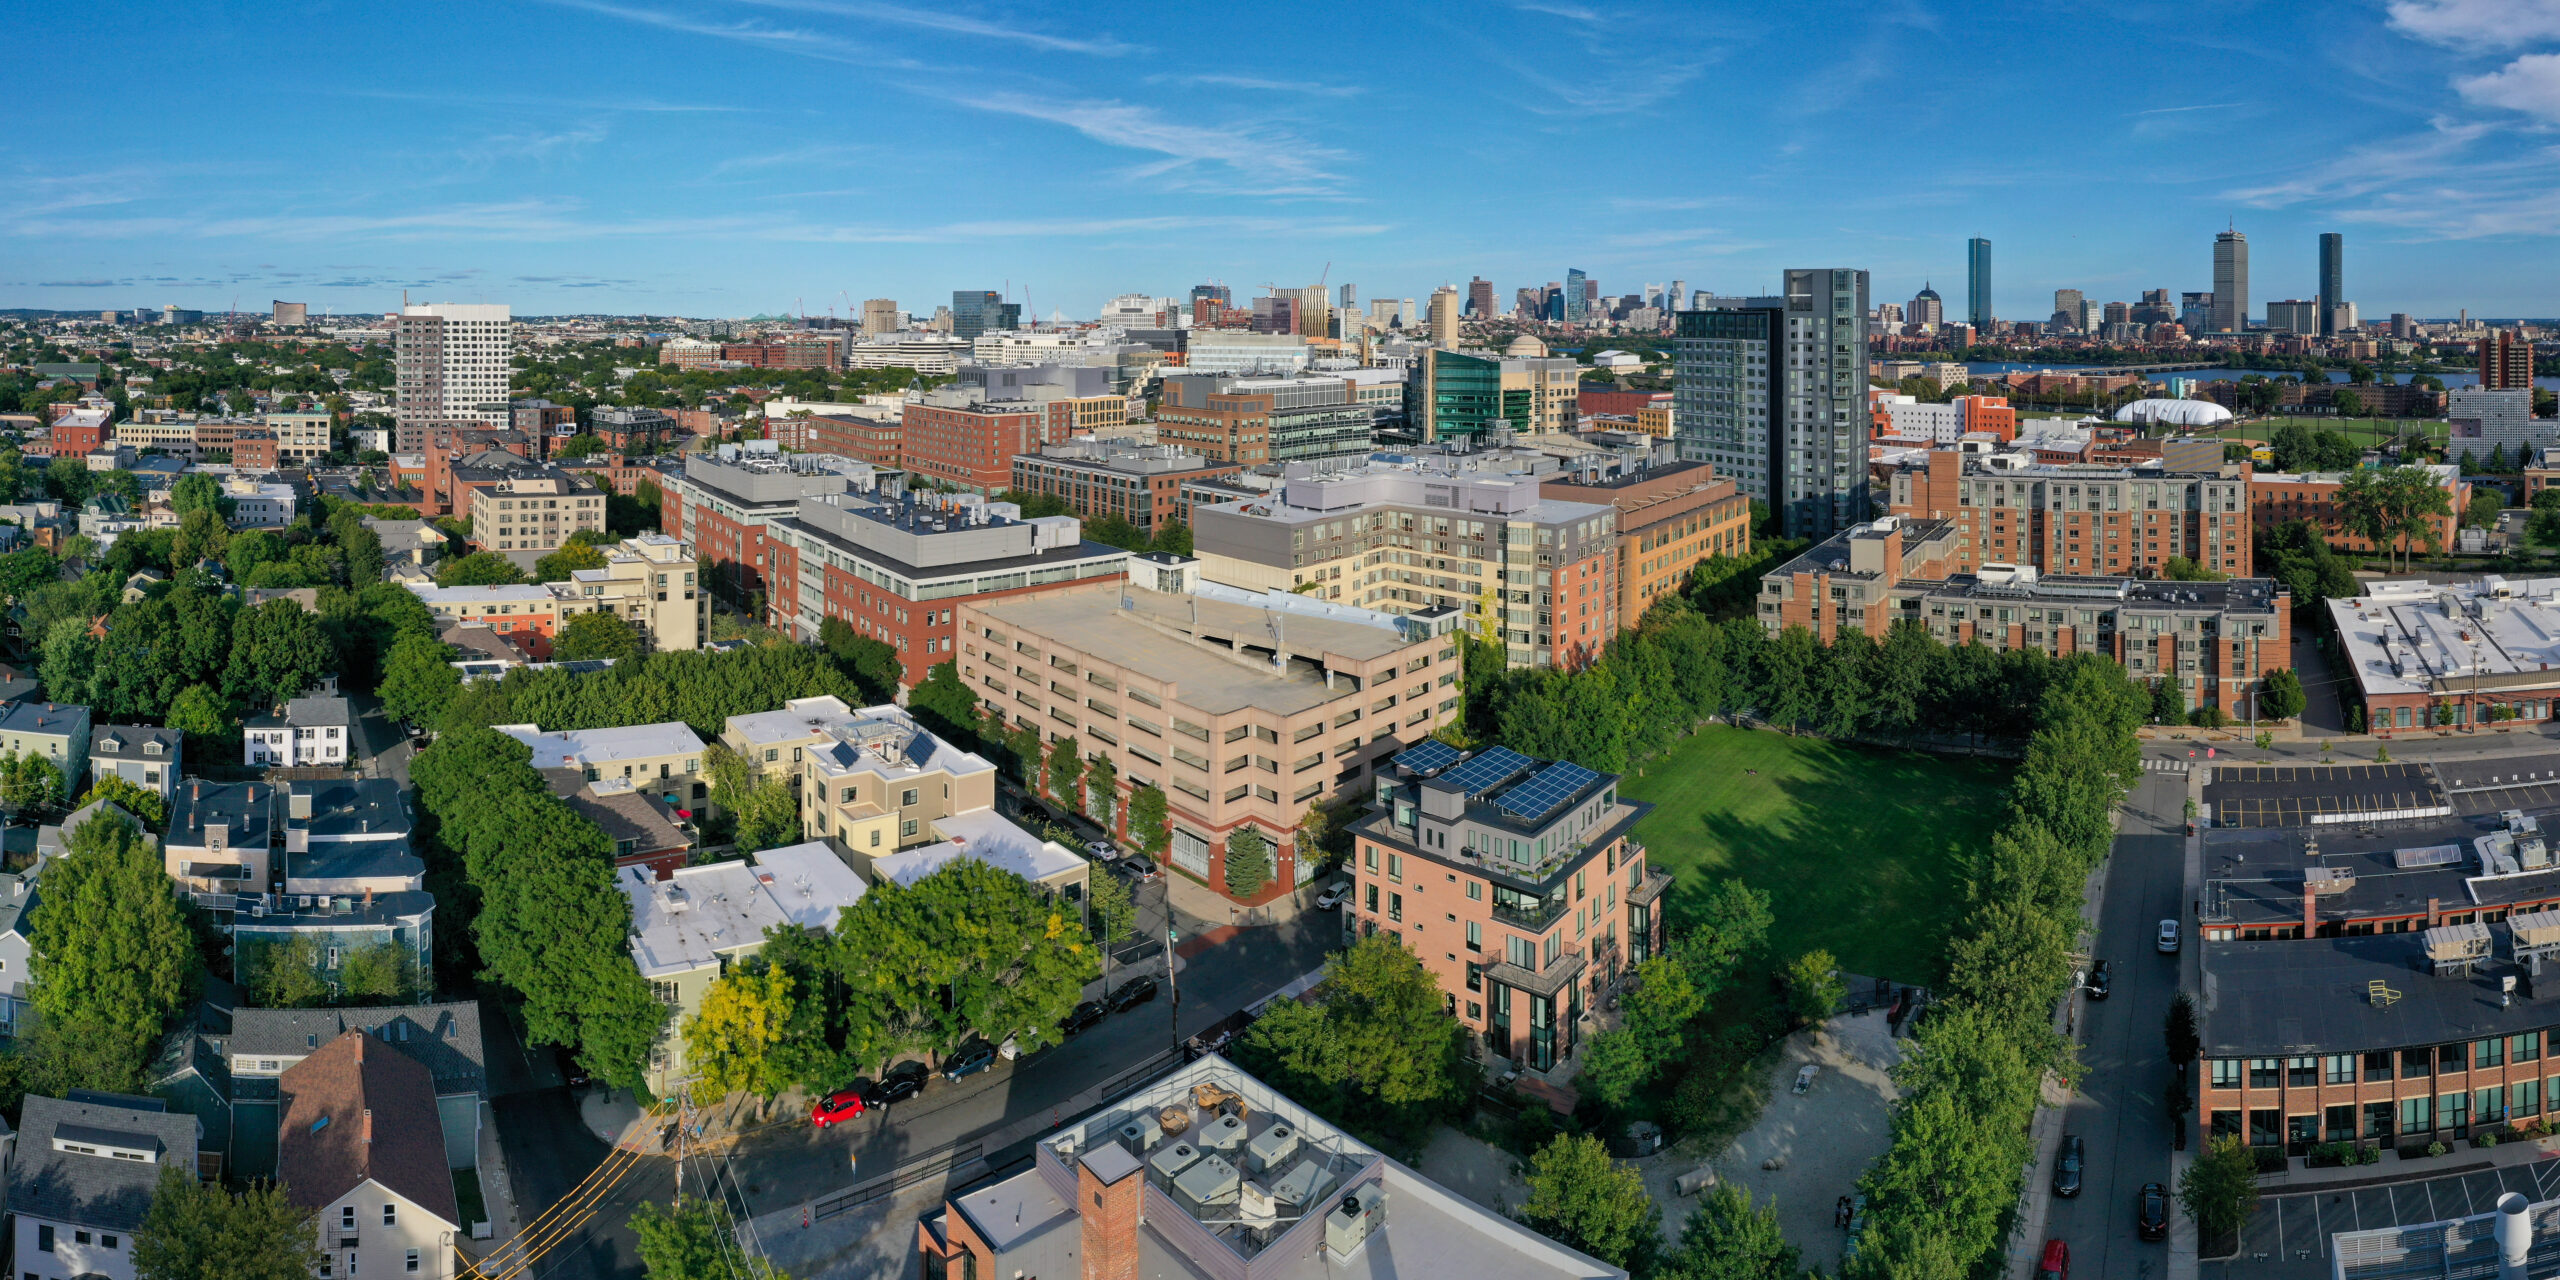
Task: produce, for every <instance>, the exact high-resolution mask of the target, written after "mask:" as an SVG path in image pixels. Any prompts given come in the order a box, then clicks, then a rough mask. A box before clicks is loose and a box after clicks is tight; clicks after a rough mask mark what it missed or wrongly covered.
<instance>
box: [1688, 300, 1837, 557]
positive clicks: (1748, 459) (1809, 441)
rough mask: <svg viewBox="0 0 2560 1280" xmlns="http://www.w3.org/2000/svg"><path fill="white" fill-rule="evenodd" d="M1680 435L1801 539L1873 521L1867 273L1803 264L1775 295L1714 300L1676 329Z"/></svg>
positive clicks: (1691, 455) (1700, 458) (1694, 456)
mask: <svg viewBox="0 0 2560 1280" xmlns="http://www.w3.org/2000/svg"><path fill="white" fill-rule="evenodd" d="M1676 334H1677V338H1676V365H1675V368H1676V370H1677V373H1678V380H1677V383H1676V385H1675V387H1674V391H1673V401H1672V409H1673V412H1672V420H1673V423H1674V428H1673V430H1674V433H1675V434H1674V439H1675V440H1676V441H1677V442H1678V445H1679V449H1680V457H1681V458H1682V460H1684V461H1692V462H1711V463H1714V464H1715V467H1716V470H1717V472H1718V473H1720V474H1723V475H1728V476H1731V477H1733V478H1734V481H1735V482H1736V483H1737V484H1738V485H1739V486H1740V487H1741V489H1742V491H1743V492H1744V493H1745V494H1747V495H1749V496H1751V497H1754V498H1759V499H1761V500H1762V501H1765V502H1767V503H1769V504H1770V506H1771V507H1772V508H1773V509H1775V511H1776V512H1777V514H1778V517H1779V523H1780V526H1781V528H1782V529H1783V530H1784V532H1785V533H1786V536H1788V537H1790V538H1822V537H1827V536H1829V535H1830V534H1832V533H1834V532H1836V531H1838V530H1840V529H1844V528H1847V527H1849V526H1850V525H1853V524H1856V523H1858V522H1860V521H1862V520H1865V519H1867V518H1868V517H1869V516H1870V515H1872V514H1873V512H1872V511H1871V510H1870V508H1869V502H1868V493H1867V437H1868V435H1869V417H1868V409H1867V273H1866V272H1864V271H1857V270H1852V269H1848V268H1820V269H1801V268H1800V269H1792V270H1789V271H1788V272H1787V273H1786V292H1785V293H1784V294H1782V295H1779V296H1776V297H1768V298H1743V299H1735V300H1711V301H1710V302H1709V303H1708V306H1707V308H1706V309H1705V310H1699V311H1688V312H1683V313H1681V315H1680V318H1679V325H1678V328H1677V330H1676Z"/></svg>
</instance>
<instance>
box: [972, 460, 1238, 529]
mask: <svg viewBox="0 0 2560 1280" xmlns="http://www.w3.org/2000/svg"><path fill="white" fill-rule="evenodd" d="M1240 470H1242V468H1241V467H1239V466H1237V465H1236V464H1235V463H1232V462H1211V461H1210V460H1208V459H1207V458H1204V457H1201V456H1200V455H1199V454H1196V453H1189V452H1185V451H1184V450H1182V449H1178V448H1175V447H1174V446H1171V445H1142V444H1138V443H1136V442H1134V441H1129V440H1069V441H1067V442H1066V443H1064V444H1053V445H1050V446H1048V447H1046V448H1044V449H1042V450H1040V451H1039V452H1038V453H1036V454H1023V455H1020V456H1018V457H1016V458H1015V459H1014V460H1013V483H1012V485H1011V487H1012V488H1015V489H1019V490H1021V491H1023V492H1024V493H1031V494H1043V495H1047V496H1049V497H1053V498H1057V499H1060V500H1062V501H1064V502H1065V503H1066V504H1067V509H1068V510H1070V511H1073V512H1075V513H1076V515H1077V516H1079V517H1081V518H1083V519H1087V520H1093V519H1099V518H1100V517H1103V516H1116V517H1118V518H1120V519H1122V520H1126V521H1128V522H1129V523H1131V524H1133V525H1136V526H1137V527H1139V528H1140V529H1144V530H1146V531H1147V532H1149V533H1153V532H1155V530H1156V526H1157V525H1159V524H1163V523H1168V522H1173V523H1187V522H1188V521H1189V519H1190V513H1189V511H1188V510H1187V508H1186V507H1185V505H1184V503H1183V499H1182V486H1183V485H1185V484H1187V483H1189V482H1191V481H1193V480H1207V479H1211V478H1213V477H1217V476H1227V475H1234V474H1235V473H1236V472H1238V471H1240Z"/></svg>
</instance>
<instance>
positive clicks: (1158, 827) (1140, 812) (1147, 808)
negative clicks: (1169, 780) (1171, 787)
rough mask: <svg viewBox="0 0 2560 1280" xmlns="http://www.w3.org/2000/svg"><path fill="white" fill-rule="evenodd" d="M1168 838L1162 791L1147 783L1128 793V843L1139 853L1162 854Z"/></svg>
mask: <svg viewBox="0 0 2560 1280" xmlns="http://www.w3.org/2000/svg"><path fill="white" fill-rule="evenodd" d="M1168 838H1169V837H1168V833H1167V832H1166V830H1165V798H1164V791H1163V789H1162V788H1159V787H1157V786H1156V785H1155V784H1154V783H1149V784H1147V785H1146V786H1143V787H1140V788H1138V789H1137V790H1135V791H1132V792H1130V793H1129V842H1130V843H1131V844H1134V845H1136V846H1137V847H1138V851H1139V852H1141V853H1162V852H1164V846H1165V841H1166V840H1167V839H1168Z"/></svg>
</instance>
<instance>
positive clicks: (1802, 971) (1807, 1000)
mask: <svg viewBox="0 0 2560 1280" xmlns="http://www.w3.org/2000/svg"><path fill="white" fill-rule="evenodd" d="M1786 982H1787V1005H1788V1008H1789V1009H1791V1010H1792V1011H1793V1012H1794V1013H1795V1016H1796V1021H1798V1022H1802V1023H1818V1022H1822V1021H1825V1020H1827V1019H1829V1018H1830V1017H1831V1015H1832V1013H1833V1012H1834V1011H1836V1010H1838V1009H1839V1007H1840V998H1841V997H1842V996H1844V995H1846V994H1848V987H1847V984H1845V983H1843V982H1842V981H1841V979H1840V969H1839V964H1838V962H1837V961H1835V960H1833V959H1832V958H1831V953H1830V952H1828V951H1824V950H1822V949H1820V948H1816V949H1814V950H1811V951H1808V952H1805V953H1804V954H1803V955H1800V956H1797V957H1796V958H1795V960H1794V962H1793V963H1791V964H1789V965H1788V966H1787V974H1786Z"/></svg>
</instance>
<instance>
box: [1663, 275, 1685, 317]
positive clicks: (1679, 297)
mask: <svg viewBox="0 0 2560 1280" xmlns="http://www.w3.org/2000/svg"><path fill="white" fill-rule="evenodd" d="M1662 309H1663V310H1665V311H1686V310H1688V309H1689V282H1688V281H1686V280H1674V281H1672V282H1671V293H1670V295H1669V297H1668V298H1667V299H1666V300H1665V301H1664V302H1663V304H1662Z"/></svg>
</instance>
